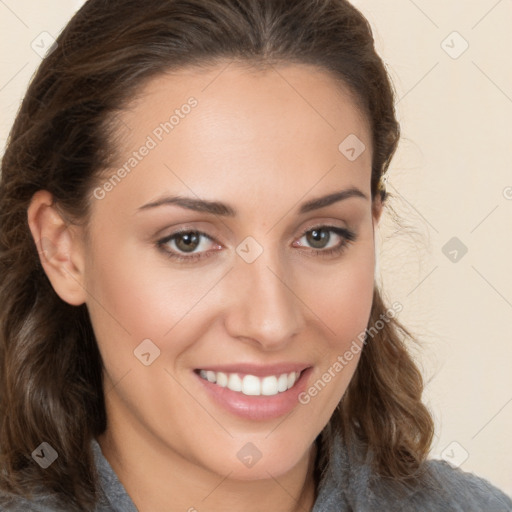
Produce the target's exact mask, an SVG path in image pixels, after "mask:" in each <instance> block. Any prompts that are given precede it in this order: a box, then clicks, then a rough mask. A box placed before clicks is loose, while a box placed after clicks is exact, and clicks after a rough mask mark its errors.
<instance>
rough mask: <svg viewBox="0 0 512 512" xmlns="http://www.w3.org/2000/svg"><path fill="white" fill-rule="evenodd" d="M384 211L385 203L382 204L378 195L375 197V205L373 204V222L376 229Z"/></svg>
mask: <svg viewBox="0 0 512 512" xmlns="http://www.w3.org/2000/svg"><path fill="white" fill-rule="evenodd" d="M382 209H383V202H382V199H381V197H380V195H378V196H377V197H375V199H374V201H373V204H372V222H373V225H374V227H375V226H376V225H377V224H378V223H379V221H380V217H381V215H382Z"/></svg>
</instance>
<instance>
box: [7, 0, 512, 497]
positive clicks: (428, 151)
mask: <svg viewBox="0 0 512 512" xmlns="http://www.w3.org/2000/svg"><path fill="white" fill-rule="evenodd" d="M82 3H83V2H81V1H75V2H72V1H70V0H52V1H51V2H34V1H33V0H16V1H14V0H0V43H1V60H2V66H1V69H0V109H1V120H0V139H1V140H0V147H1V148H2V152H3V147H4V145H5V141H6V139H7V135H8V131H9V128H10V125H11V123H12V121H13V119H14V116H15V114H16V111H17V109H18V106H19V103H20V100H21V98H22V96H23V94H24V91H25V89H26V86H27V84H28V82H29V80H30V77H31V75H32V73H33V72H34V70H35V69H36V67H37V65H38V64H39V63H40V61H41V58H40V57H39V56H38V54H37V53H36V52H35V51H33V50H32V48H31V43H32V41H33V40H34V39H36V37H37V36H39V34H41V33H42V32H44V31H46V32H48V33H50V34H52V35H53V36H54V37H56V36H57V34H58V33H59V32H60V30H61V29H62V27H63V26H64V25H65V23H66V22H67V20H68V19H69V17H70V16H71V15H72V13H73V12H74V10H75V9H76V8H78V7H79V5H81V4H82ZM354 4H355V5H356V6H357V7H358V8H359V9H360V10H361V11H362V12H363V13H364V14H365V15H366V16H367V17H368V19H369V21H370V23H371V25H372V27H373V30H374V35H375V39H376V45H377V50H378V51H379V53H380V54H381V56H382V57H383V59H384V61H385V62H386V64H387V66H388V69H389V72H390V74H391V77H392V79H393V81H394V84H395V87H396V91H397V100H398V103H397V111H398V116H399V119H400V122H401V126H402V132H403V139H402V142H401V145H400V148H399V151H398V153H397V155H396V157H395V159H394V161H393V163H392V165H391V168H390V170H389V173H388V176H389V177H388V182H387V184H388V190H389V192H390V193H391V194H393V195H394V198H393V199H392V202H393V205H394V208H395V210H396V211H397V212H398V213H399V214H401V216H402V218H403V219H404V224H405V225H404V227H402V228H401V227H400V226H397V225H396V224H394V223H393V222H392V221H391V217H390V216H389V214H385V216H384V218H383V221H382V226H381V228H380V230H379V243H380V250H379V269H380V272H379V275H380V279H381V282H382V285H383V286H384V290H385V294H386V296H387V298H388V299H389V301H390V303H391V302H393V301H395V300H398V301H400V302H401V303H402V305H403V307H404V310H403V311H402V313H401V314H400V319H401V320H402V321H403V322H404V323H405V325H406V326H408V327H409V328H410V329H411V330H412V332H413V333H414V334H415V335H416V336H417V337H418V338H419V339H420V340H421V343H422V350H421V354H420V353H416V356H417V357H418V361H419V362H420V364H421V367H422V369H423V374H424V376H425V379H426V380H427V382H428V385H427V387H426V394H425V399H426V402H427V403H428V405H429V407H430V408H431V410H432V411H433V413H434V415H435V419H436V425H437V436H436V439H435V442H434V444H433V448H432V452H431V457H433V458H445V459H446V460H448V461H450V462H451V463H452V464H454V465H458V466H460V467H461V469H463V470H464V471H471V472H474V473H476V474H478V475H480V476H482V477H484V478H486V479H488V480H490V481H491V482H492V483H494V484H495V485H496V486H498V487H500V488H501V489H503V490H504V491H505V492H507V493H508V494H509V495H511V496H512V441H511V440H510V437H509V436H510V434H509V432H510V431H511V425H512V367H511V366H512V365H511V362H512V269H511V265H510V262H511V250H512V150H511V146H512V144H511V143H512V135H511V134H512V129H511V126H510V119H511V117H512V65H511V62H512V61H511V54H512V36H511V30H510V27H511V26H512V2H511V1H510V0H500V1H496V0H478V1H477V0H472V1H467V0H457V1H455V0H450V1H446V0H428V1H427V0H414V1H413V0H389V1H386V2H383V1H382V0H355V1H354ZM454 31H456V32H458V34H453V32H454ZM36 41H37V40H36ZM443 41H444V42H443ZM466 45H469V46H468V48H467V49H466V51H464V53H461V52H462V50H463V49H464V48H465V46H466ZM453 237H457V239H458V240H456V241H455V245H453V246H451V245H449V246H448V247H447V248H445V249H444V252H443V247H445V244H446V243H447V242H448V241H449V240H450V239H452V238H453ZM452 243H453V242H452ZM461 244H464V246H465V247H466V248H467V253H466V254H464V255H463V256H461V255H462V251H461V247H462V245H461ZM454 251H455V252H454ZM445 253H446V254H447V255H445ZM452 260H455V261H452Z"/></svg>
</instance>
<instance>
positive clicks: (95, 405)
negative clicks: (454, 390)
mask: <svg viewBox="0 0 512 512" xmlns="http://www.w3.org/2000/svg"><path fill="white" fill-rule="evenodd" d="M226 59H227V60H230V59H233V60H235V59H236V60H238V61H240V62H244V63H246V64H250V65H262V64H263V65H266V64H273V63H277V64H279V62H283V63H288V62H295V63H305V64H313V65H315V66H318V67H319V68H321V69H323V70H327V71H328V72H330V73H331V74H332V76H333V77H335V78H337V79H339V80H341V82H343V83H344V84H346V85H348V87H349V90H351V91H352V93H353V94H354V96H355V98H356V99H357V101H358V105H359V107H360V108H361V109H362V112H363V113H364V115H365V116H366V117H367V119H368V120H369V122H370V126H371V133H372V147H373V161H372V175H371V191H372V198H373V199H374V200H375V199H377V198H378V196H380V198H381V199H383V200H386V193H385V192H384V191H381V190H379V188H378V184H379V180H380V179H381V177H382V175H383V174H384V173H385V172H386V170H387V168H388V166H389V164H390V161H391V158H392V156H393V154H394V152H395V150H396V147H397V144H398V141H399V136H400V130H399V124H398V122H397V120H396V118H395V111H394V92H393V89H392V85H391V83H390V80H389V77H388V75H387V72H386V69H385V66H384V64H383V62H382V60H381V59H380V57H379V56H378V55H377V53H376V51H375V48H374V41H373V35H372V31H371V28H370V25H369V23H368V21H367V20H366V19H365V17H364V16H363V15H362V14H361V13H360V12H359V11H358V10H357V9H355V8H354V7H353V6H352V5H351V4H349V3H348V2H347V1H345V0H295V1H294V2H290V1H289V0H208V1H206V0H145V1H141V0H108V1H106V0H89V1H87V2H86V4H85V5H84V6H83V7H82V8H81V9H80V10H79V11H78V12H77V13H76V14H75V16H74V17H73V18H72V19H71V21H70V22H69V23H68V25H67V26H66V27H65V29H64V30H63V32H62V33H61V34H60V36H59V37H58V39H57V47H56V48H55V49H54V51H53V52H52V53H50V54H49V55H48V56H47V57H46V58H45V59H44V60H43V62H42V63H41V65H40V67H39V69H38V70H37V72H36V74H35V76H34V77H33V79H32V82H31V84H30V86H29V88H28V91H27V93H26V95H25V98H24V100H23V103H22V105H21V108H20V110H19V112H18V115H17V118H16V120H15V122H14V125H13V127H12V130H11V132H10V136H9V139H8V144H7V148H6V151H5V154H4V157H3V161H2V176H1V187H0V275H2V282H1V284H0V418H1V425H0V487H1V488H2V489H3V490H5V491H7V492H11V493H15V494H19V495H25V496H30V495H32V493H39V492H41V493H53V494H55V495H56V496H59V497H62V498H63V500H64V501H65V502H66V503H67V505H66V506H67V510H71V506H73V507H75V509H76V510H82V509H90V506H91V505H92V503H94V502H95V500H96V499H97V497H98V494H97V491H98V485H97V480H96V474H95V468H94V464H93V462H94V461H93V456H92V452H91V448H90V441H91V438H92V437H93V436H95V437H96V436H97V435H99V434H100V433H102V432H103V431H104V429H105V426H106V415H105V407H104V401H103V390H102V363H101V358H100V355H99V351H98V348H97V345H96V341H95V337H94V332H93V329H92V326H91V323H90V320H89V316H88V313H87V309H86V306H85V304H83V305H81V306H71V305H69V304H67V303H65V302H64V301H62V300H61V299H60V298H59V297H58V296H57V294H56V293H55V291H54V290H53V288H52V286H51V284H50V282H49V280H48V278H47V277H46V275H45V272H44V271H43V268H42V266H41V263H40V260H39V255H38V249H37V247H36V244H35V243H34V240H33V238H32V236H31V233H30V231H29V227H28V223H27V208H28V205H29V202H30V199H31V197H32V195H33V194H34V193H35V192H36V191H37V190H40V189H46V190H48V191H49V192H50V193H51V194H52V195H53V198H54V201H55V203H56V204H57V205H58V206H59V208H60V209H61V211H62V212H63V214H65V215H66V216H67V219H69V221H70V222H71V221H73V222H84V223H86V221H87V219H88V214H89V212H90V203H91V193H90V192H91V190H92V187H93V186H94V183H95V180H96V179H98V177H99V176H100V175H101V173H102V172H103V171H105V169H107V168H108V167H110V166H111V164H112V162H113V160H112V159H113V158H115V154H114V153H115V151H114V150H115V148H116V142H117V141H116V139H115V133H116V130H115V128H116V122H115V115H116V112H120V111H122V110H123V108H124V107H126V105H127V104H128V102H129V100H130V99H133V97H134V96H135V95H136V94H137V92H138V91H140V90H141V88H142V87H143V86H144V85H145V84H146V83H147V82H148V81H149V80H150V79H151V78H154V77H156V76H157V75H159V74H161V73H163V72H165V71H168V70H177V69H179V68H181V67H185V66H193V65H197V66H209V65H211V64H215V63H216V62H219V61H220V60H226ZM385 312H386V307H385V305H384V303H383V300H382V298H381V294H380V292H379V290H377V289H375V291H374V300H373V305H372V312H371V317H370V324H373V323H375V322H376V321H377V320H378V319H379V318H382V315H383V314H385ZM407 339H410V340H412V336H411V335H410V333H408V331H407V330H406V329H405V328H404V327H403V326H402V325H401V324H400V323H399V322H398V320H397V319H396V318H391V319H389V321H388V322H386V324H385V326H384V328H382V329H381V330H379V332H378V333H377V334H376V335H375V336H374V337H372V339H371V340H369V339H368V340H367V343H366V344H365V346H364V349H363V351H362V354H361V359H360V361H359V364H358V367H357V370H356V373H355V375H354V377H353V379H352V380H351V382H350V384H349V387H348V389H347V391H346V393H345V396H344V397H343V399H342V401H341V402H340V404H339V406H338V409H337V410H336V412H335V414H334V415H333V417H332V419H331V422H334V421H339V422H340V423H341V424H342V425H343V430H344V433H345V436H346V437H347V439H348V440H349V439H351V438H353V439H357V440H359V441H360V442H363V443H364V444H365V445H366V446H367V447H368V449H369V450H372V451H373V452H374V454H375V462H374V463H375V470H376V471H378V472H379V474H381V475H383V476H387V477H391V478H392V479H394V480H395V481H399V480H404V479H406V480H407V479H411V478H414V477H415V476H417V474H418V470H419V469H420V468H421V467H422V462H423V461H424V460H425V459H426V456H427V454H428V451H429V448H430V444H431V441H432V436H433V422H432V418H431V416H430V414H429V412H428V410H427V409H426V407H425V406H424V405H423V404H422V402H421V394H422V390H423V381H422V377H421V374H420V372H419V371H418V369H417V368H416V366H415V364H414V362H413V360H412V358H411V356H410V355H409V354H408V351H407V349H406V340H407ZM42 441H46V442H48V443H49V444H50V445H51V446H53V447H55V448H56V450H57V452H58V459H57V460H56V461H55V462H54V463H53V464H52V465H51V466H50V467H48V468H47V469H44V470H42V469H41V468H40V467H39V466H38V465H37V464H35V463H34V461H33V460H32V459H31V453H32V451H33V450H34V449H35V447H37V446H38V445H39V444H40V443H41V442H42ZM71 504H73V505H71Z"/></svg>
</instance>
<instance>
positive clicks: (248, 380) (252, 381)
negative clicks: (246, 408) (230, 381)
mask: <svg viewBox="0 0 512 512" xmlns="http://www.w3.org/2000/svg"><path fill="white" fill-rule="evenodd" d="M242 393H243V394H244V395H254V396H258V395H261V382H260V379H258V377H255V376H254V375H246V376H245V377H244V380H243V381H242Z"/></svg>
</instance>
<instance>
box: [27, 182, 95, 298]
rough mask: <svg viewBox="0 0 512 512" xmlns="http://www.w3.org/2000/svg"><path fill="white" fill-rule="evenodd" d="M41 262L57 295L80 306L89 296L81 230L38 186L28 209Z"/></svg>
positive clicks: (45, 191)
mask: <svg viewBox="0 0 512 512" xmlns="http://www.w3.org/2000/svg"><path fill="white" fill-rule="evenodd" d="M27 217H28V225H29V228H30V231H31V233H32V237H33V238H34V242H35V244H36V246H37V249H38V252H39V259H40V260H41V265H42V266H43V269H44V271H45V273H46V275H47V276H48V279H49V280H50V283H51V285H52V287H53V289H54V290H55V292H56V293H57V295H58V296H59V297H60V298H61V299H62V300H63V301H65V302H67V303H69V304H71V305H73V306H79V305H81V304H83V303H84V302H85V300H86V297H87V292H86V290H85V288H84V265H83V262H84V257H83V246H82V243H81V242H82V240H81V238H80V235H81V231H80V230H79V229H77V228H76V226H75V225H72V224H70V223H68V222H66V221H65V220H64V218H63V217H62V215H61V214H60V213H59V211H58V209H57V208H56V206H55V204H54V201H53V196H52V195H51V194H50V192H48V191H47V190H38V191H37V192H36V193H35V194H34V195H33V196H32V199H31V201H30V205H29V207H28V209H27Z"/></svg>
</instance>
